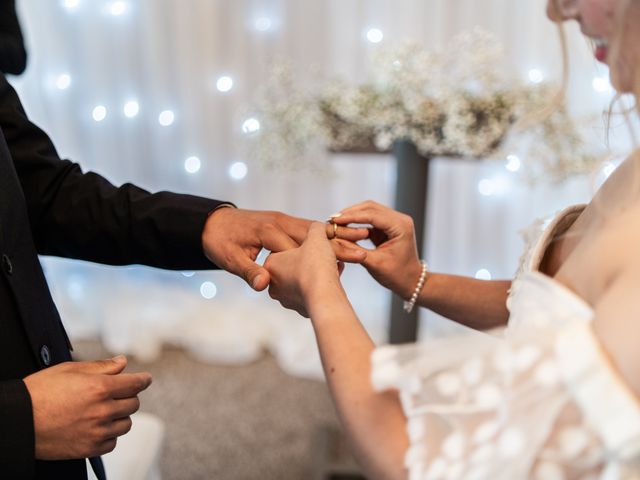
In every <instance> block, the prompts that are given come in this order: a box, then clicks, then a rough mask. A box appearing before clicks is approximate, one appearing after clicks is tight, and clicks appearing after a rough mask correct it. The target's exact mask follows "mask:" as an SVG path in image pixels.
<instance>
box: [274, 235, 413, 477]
mask: <svg viewBox="0 0 640 480" xmlns="http://www.w3.org/2000/svg"><path fill="white" fill-rule="evenodd" d="M264 266H265V268H266V269H267V270H268V271H269V273H270V274H271V285H270V286H269V294H270V295H271V296H272V297H273V298H275V299H277V300H279V301H280V303H282V305H283V306H285V307H287V308H291V309H294V310H297V311H298V312H299V313H301V314H302V315H304V316H310V317H311V321H312V323H313V327H314V329H315V332H316V337H317V341H318V346H319V349H320V355H321V358H322V364H323V367H324V371H325V375H326V378H327V382H328V384H329V388H330V390H331V395H332V397H333V400H334V403H335V405H336V408H337V410H338V414H339V416H340V419H341V421H342V424H343V425H344V427H345V430H346V433H347V435H348V437H349V439H350V443H351V445H352V447H353V450H354V454H355V455H356V458H357V460H358V462H359V463H360V465H362V466H363V467H364V469H365V471H366V473H367V475H368V476H369V477H370V478H375V479H401V478H405V477H406V470H405V468H404V462H403V457H404V453H405V451H406V449H407V446H408V437H407V434H406V430H405V428H406V419H405V417H404V414H403V413H402V408H401V406H400V401H399V398H398V395H397V394H394V393H389V392H386V393H377V392H375V391H374V390H373V388H372V385H371V380H370V376H371V366H370V358H371V353H372V352H373V348H374V345H373V342H372V341H371V339H370V338H369V335H368V334H367V332H366V331H365V329H364V328H363V327H362V325H361V323H360V321H359V320H358V318H357V316H356V314H355V313H354V311H353V309H352V308H351V304H350V303H349V300H348V299H347V296H346V294H345V292H344V290H343V289H342V286H341V284H340V280H339V274H338V268H336V257H335V255H334V253H333V250H332V248H331V245H330V242H329V241H328V240H327V238H326V233H325V230H324V226H323V225H322V224H318V223H316V224H314V225H313V226H312V227H311V230H310V231H309V235H308V237H307V240H306V241H305V242H304V244H303V245H302V246H301V247H300V248H297V249H294V250H289V251H286V252H282V253H275V254H272V255H270V256H269V258H268V259H267V261H266V262H265V265H264Z"/></svg>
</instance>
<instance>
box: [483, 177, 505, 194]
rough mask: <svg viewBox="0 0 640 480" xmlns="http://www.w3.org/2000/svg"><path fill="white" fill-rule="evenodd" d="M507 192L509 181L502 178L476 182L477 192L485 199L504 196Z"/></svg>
mask: <svg viewBox="0 0 640 480" xmlns="http://www.w3.org/2000/svg"><path fill="white" fill-rule="evenodd" d="M508 190H509V181H508V180H507V179H506V178H505V177H503V176H496V177H494V178H483V179H482V180H480V181H479V182H478V192H480V194H481V195H483V196H485V197H490V196H492V195H504V194H505V193H507V191H508Z"/></svg>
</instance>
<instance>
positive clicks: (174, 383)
mask: <svg viewBox="0 0 640 480" xmlns="http://www.w3.org/2000/svg"><path fill="white" fill-rule="evenodd" d="M74 346H75V350H76V357H77V358H78V359H83V360H85V359H97V358H104V357H108V356H109V355H108V354H107V353H106V352H105V351H104V350H103V349H102V347H101V346H100V344H99V343H98V342H81V343H77V344H76V345H74ZM139 370H146V371H149V372H151V374H152V375H153V385H152V386H151V387H150V388H149V390H148V391H146V392H144V393H143V394H142V395H141V401H142V407H141V411H146V412H150V413H153V414H155V415H158V416H159V417H160V418H162V419H163V420H164V421H165V423H166V441H165V445H164V450H163V452H162V458H161V471H162V475H163V479H164V480H174V479H175V480H178V479H179V480H196V479H197V480H201V479H219V480H226V479H234V480H245V479H246V480H255V479H260V480H271V479H278V480H280V479H282V480H289V479H291V480H297V479H309V478H312V470H313V467H312V463H313V462H312V439H313V436H314V432H317V430H318V429H319V428H321V427H322V426H327V425H328V426H337V425H338V422H337V418H336V415H335V410H334V408H333V405H332V403H331V399H330V397H329V394H328V391H327V387H326V385H325V384H324V383H321V382H316V381H312V380H304V379H297V378H293V377H290V376H288V375H286V374H285V373H283V372H282V371H281V370H280V369H279V368H278V366H277V364H276V362H275V361H274V359H273V358H272V357H270V356H265V357H264V358H263V359H261V360H260V361H258V362H256V363H254V364H252V365H249V366H244V367H219V366H212V365H206V364H202V363H198V362H197V361H194V360H192V359H191V358H189V356H188V355H186V354H185V353H184V352H182V351H181V350H165V351H164V352H163V354H162V356H161V358H160V359H159V360H158V361H156V362H154V363H152V364H143V365H141V364H138V363H136V362H135V361H131V360H130V362H129V366H128V367H127V371H139Z"/></svg>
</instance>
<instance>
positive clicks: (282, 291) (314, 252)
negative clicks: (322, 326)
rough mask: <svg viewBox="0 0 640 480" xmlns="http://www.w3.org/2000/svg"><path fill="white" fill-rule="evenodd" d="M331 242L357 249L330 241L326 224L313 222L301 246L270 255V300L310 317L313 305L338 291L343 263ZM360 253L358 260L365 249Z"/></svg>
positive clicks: (345, 242) (363, 254)
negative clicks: (310, 309) (337, 256)
mask: <svg viewBox="0 0 640 480" xmlns="http://www.w3.org/2000/svg"><path fill="white" fill-rule="evenodd" d="M332 242H333V243H336V242H337V243H339V244H341V246H342V247H344V248H346V249H349V250H352V251H358V249H359V247H357V246H356V245H354V244H351V243H350V242H347V241H344V240H341V239H334V240H331V241H329V240H328V239H327V234H326V225H324V224H322V223H318V222H315V223H313V224H311V227H310V228H309V233H308V234H307V238H306V240H305V241H304V242H303V244H302V245H301V246H300V247H298V248H294V249H291V250H287V251H285V252H279V253H272V254H271V255H269V257H267V260H266V261H265V263H264V268H266V269H267V271H268V272H269V274H270V275H271V283H270V285H269V295H270V296H271V298H273V299H275V300H278V301H279V302H280V303H281V304H282V306H283V307H285V308H288V309H291V310H295V311H297V312H298V313H299V314H300V315H302V316H304V317H309V314H308V312H309V306H310V305H311V304H312V302H314V301H317V300H316V299H321V298H328V297H330V296H331V295H332V294H333V293H335V292H339V291H341V290H342V286H341V285H340V274H341V273H342V270H343V268H344V264H343V263H342V262H338V261H337V259H336V254H335V253H334V248H333V247H332ZM359 251H360V258H362V259H364V258H365V252H364V249H359Z"/></svg>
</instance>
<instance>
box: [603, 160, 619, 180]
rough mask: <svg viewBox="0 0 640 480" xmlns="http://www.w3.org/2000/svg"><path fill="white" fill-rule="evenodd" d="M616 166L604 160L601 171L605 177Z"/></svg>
mask: <svg viewBox="0 0 640 480" xmlns="http://www.w3.org/2000/svg"><path fill="white" fill-rule="evenodd" d="M615 170H616V166H615V165H614V164H613V163H611V162H605V164H604V166H603V167H602V173H603V174H604V176H605V177H606V178H609V177H610V176H611V174H612V173H613V172H615Z"/></svg>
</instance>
